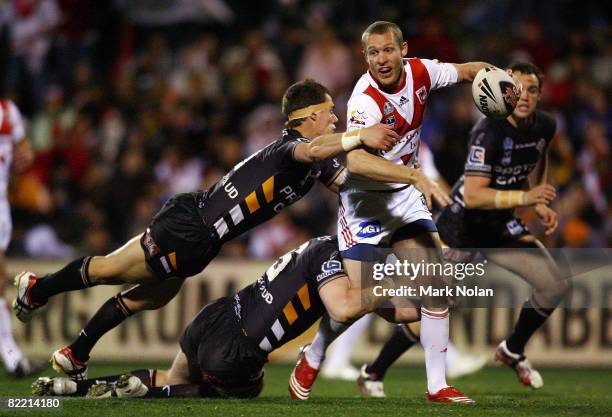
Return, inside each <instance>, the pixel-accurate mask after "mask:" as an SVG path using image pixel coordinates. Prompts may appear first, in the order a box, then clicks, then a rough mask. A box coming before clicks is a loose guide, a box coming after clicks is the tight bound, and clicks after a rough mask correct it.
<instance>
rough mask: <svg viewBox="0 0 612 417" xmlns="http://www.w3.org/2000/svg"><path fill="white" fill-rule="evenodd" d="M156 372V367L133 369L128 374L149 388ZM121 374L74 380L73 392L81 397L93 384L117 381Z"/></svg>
mask: <svg viewBox="0 0 612 417" xmlns="http://www.w3.org/2000/svg"><path fill="white" fill-rule="evenodd" d="M156 372H157V369H137V370H135V371H130V374H131V375H134V376H136V377H138V378H139V379H140V380H141V381H142V382H143V383H144V384H145V385H146V386H147V387H148V388H149V389H150V387H151V385H152V384H151V382H152V378H153V375H155V373H156ZM121 375H123V374H118V375H107V376H100V377H98V378H91V379H85V380H83V381H76V382H75V384H76V392H75V393H74V395H75V396H77V397H83V396H84V395H85V394H87V391H89V388H91V387H92V386H93V385H95V384H97V383H99V382H101V381H106V382H109V383H110V382H116V381H119V378H121Z"/></svg>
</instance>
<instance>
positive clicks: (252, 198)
mask: <svg viewBox="0 0 612 417" xmlns="http://www.w3.org/2000/svg"><path fill="white" fill-rule="evenodd" d="M244 201H246V204H247V207H248V208H249V212H250V213H251V214H253V213H255V212H256V211H257V210H259V207H260V206H259V201H257V195H256V194H255V191H253V192H252V193H251V194H249V195H248V196H247V198H246V199H245V200H244Z"/></svg>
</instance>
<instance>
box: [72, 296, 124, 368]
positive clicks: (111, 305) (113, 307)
mask: <svg viewBox="0 0 612 417" xmlns="http://www.w3.org/2000/svg"><path fill="white" fill-rule="evenodd" d="M132 314H133V313H132V312H131V311H130V309H129V308H127V307H126V305H125V304H124V302H123V300H122V298H121V294H117V295H116V296H114V297H112V298H110V299H108V300H107V301H106V302H105V303H104V304H102V307H100V308H99V309H98V311H96V314H95V315H94V316H93V317H92V318H91V320H89V322H88V323H87V325H86V326H85V327H84V328H83V330H81V332H80V333H79V335H78V336H77V338H76V340H75V341H74V342H73V343H72V344H71V345H70V346H69V347H70V349H71V350H72V353H73V354H74V357H75V358H76V359H77V360H79V361H83V362H86V361H87V360H88V359H89V353H90V352H91V350H92V349H93V347H94V346H95V344H96V343H97V342H98V340H99V339H100V338H101V337H102V336H103V335H104V334H106V333H107V332H108V331H110V330H112V329H114V328H115V327H117V326H118V325H119V324H121V323H122V322H123V320H125V319H126V318H128V317H129V316H131V315H132Z"/></svg>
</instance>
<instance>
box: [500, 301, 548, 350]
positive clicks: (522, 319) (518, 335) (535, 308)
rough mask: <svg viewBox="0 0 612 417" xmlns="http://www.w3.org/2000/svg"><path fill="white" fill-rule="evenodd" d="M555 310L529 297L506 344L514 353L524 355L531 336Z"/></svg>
mask: <svg viewBox="0 0 612 417" xmlns="http://www.w3.org/2000/svg"><path fill="white" fill-rule="evenodd" d="M554 311H555V309H554V308H544V307H541V306H539V305H538V303H537V302H536V301H535V300H534V299H533V297H531V298H529V299H528V300H527V301H525V303H524V304H523V307H522V308H521V313H520V315H519V318H518V320H517V321H516V324H515V325H514V329H513V330H512V333H511V334H510V337H508V339H506V346H507V347H508V350H510V352H512V353H516V354H518V355H522V354H523V352H524V350H525V345H526V344H527V341H528V340H529V339H530V338H531V336H532V335H533V334H534V333H535V331H536V330H538V329H539V328H540V327H541V326H542V324H544V322H545V321H546V320H548V317H550V315H551V314H552V313H553V312H554Z"/></svg>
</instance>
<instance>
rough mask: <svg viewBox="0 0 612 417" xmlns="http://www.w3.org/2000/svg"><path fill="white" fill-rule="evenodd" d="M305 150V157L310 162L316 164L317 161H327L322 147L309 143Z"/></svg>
mask: <svg viewBox="0 0 612 417" xmlns="http://www.w3.org/2000/svg"><path fill="white" fill-rule="evenodd" d="M306 149H307V152H306V154H307V157H308V159H310V161H311V162H318V161H322V160H324V159H327V155H325V153H324V150H323V147H322V146H319V145H315V144H314V143H311V144H309V145H308V148H306Z"/></svg>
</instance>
